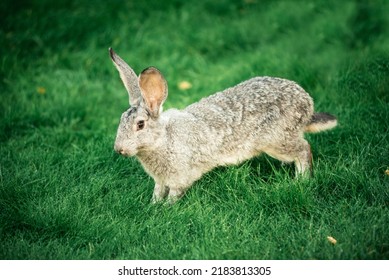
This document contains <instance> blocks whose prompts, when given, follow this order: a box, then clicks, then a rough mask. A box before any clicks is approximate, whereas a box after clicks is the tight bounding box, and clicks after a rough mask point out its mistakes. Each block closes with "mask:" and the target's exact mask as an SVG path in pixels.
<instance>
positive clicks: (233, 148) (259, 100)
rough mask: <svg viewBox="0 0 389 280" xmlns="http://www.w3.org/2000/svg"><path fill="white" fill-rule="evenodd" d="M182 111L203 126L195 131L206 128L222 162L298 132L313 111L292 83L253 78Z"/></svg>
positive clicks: (301, 92) (304, 95) (257, 149)
mask: <svg viewBox="0 0 389 280" xmlns="http://www.w3.org/2000/svg"><path fill="white" fill-rule="evenodd" d="M184 111H186V112H187V113H190V114H192V115H193V116H194V117H195V118H196V119H197V120H198V122H199V123H200V124H201V125H202V126H205V127H204V129H203V130H200V131H198V133H199V134H202V133H204V131H207V132H206V133H207V134H208V138H209V141H212V144H211V145H212V146H213V147H214V148H215V149H214V151H215V152H217V153H224V154H225V155H226V156H227V159H226V160H225V162H226V163H228V162H229V160H228V155H229V154H230V155H231V157H232V158H231V163H235V162H236V153H239V154H240V155H241V157H242V160H244V159H246V158H249V157H251V156H253V155H255V154H256V152H257V151H260V150H261V149H262V148H263V147H265V146H266V145H268V144H269V143H273V142H280V143H281V142H282V141H285V139H288V138H290V137H292V135H296V134H299V133H301V132H302V130H303V128H304V127H305V125H306V124H307V123H308V122H309V120H310V119H311V116H312V114H313V101H312V98H311V97H310V96H309V95H308V93H306V92H305V91H304V90H303V89H302V88H301V87H300V86H299V85H298V84H296V83H295V82H292V81H289V80H285V79H280V78H273V77H256V78H252V79H250V80H248V81H245V82H242V83H240V84H238V85H236V86H234V87H231V88H228V89H226V90H224V91H222V92H218V93H216V94H214V95H211V96H209V97H206V98H203V99H201V100H200V101H199V102H197V103H194V104H192V105H190V106H188V107H187V108H186V109H185V110H184ZM198 125H199V124H198ZM245 151H246V152H245ZM245 154H246V155H245Z"/></svg>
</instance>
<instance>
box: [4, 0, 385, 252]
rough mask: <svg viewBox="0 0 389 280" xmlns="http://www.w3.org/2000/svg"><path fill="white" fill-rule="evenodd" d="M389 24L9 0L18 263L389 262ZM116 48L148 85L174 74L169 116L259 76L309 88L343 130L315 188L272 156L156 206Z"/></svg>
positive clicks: (321, 142) (336, 6)
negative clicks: (134, 145)
mask: <svg viewBox="0 0 389 280" xmlns="http://www.w3.org/2000/svg"><path fill="white" fill-rule="evenodd" d="M122 2H126V3H122ZM138 2H141V3H138ZM364 2H366V3H364ZM388 9H389V5H388V1H385V0H377V1H335V0H333V1H328V0H323V1H306V2H302V1H259V0H258V1H255V0H254V1H248V0H246V1H243V0H242V1H232V0H231V1H229V0H224V1H211V0H209V1H206V0H204V1H193V2H191V1H180V0H174V1H157V0H155V1H93V3H92V2H91V1H9V0H7V1H2V2H1V4H0V11H1V16H0V24H1V29H0V45H1V52H0V77H1V79H0V98H1V99H0V101H1V105H0V159H1V161H0V258H1V259H388V258H389V231H388V229H389V211H388V210H389V176H388V175H385V170H387V169H389V144H388V143H389V136H388V135H389V127H388V120H389V30H388V26H389V18H388V17H387V12H386V11H388ZM110 46H112V47H113V48H114V49H115V50H116V51H117V52H118V53H119V54H120V55H121V56H122V57H123V58H124V59H126V60H127V61H128V62H129V64H130V65H132V66H133V68H134V69H135V70H136V71H137V72H139V71H141V70H142V69H143V68H145V67H147V66H149V65H154V66H157V67H158V68H160V69H161V71H162V72H163V73H164V74H165V77H166V78H167V80H168V83H169V98H168V101H167V104H166V106H165V107H166V108H172V107H177V108H184V107H185V106H186V105H188V104H190V103H192V102H195V101H197V100H199V99H200V98H201V97H203V96H207V95H209V94H211V93H213V92H215V91H218V90H222V89H224V88H226V87H229V86H232V85H234V84H236V83H237V82H240V81H242V80H245V79H248V78H250V77H253V76H263V75H269V76H278V77H284V78H288V79H291V80H295V81H296V82H298V83H299V84H301V85H302V86H303V87H304V88H305V89H306V90H307V91H308V92H310V93H311V95H312V96H313V98H314V100H315V106H316V109H317V111H328V112H331V113H333V114H335V115H337V117H338V118H339V126H338V128H336V129H335V130H333V131H329V132H325V133H322V134H317V135H307V139H308V140H309V141H310V143H311V145H312V147H313V152H314V172H315V177H314V178H313V179H312V180H310V181H300V180H295V179H294V178H293V168H292V167H289V166H282V165H281V164H280V163H279V162H277V161H275V160H273V159H271V158H270V157H267V156H263V157H259V158H256V159H253V160H250V161H248V162H245V163H243V164H241V165H239V166H231V167H220V168H217V169H215V170H214V171H212V172H210V173H208V174H206V175H205V176H204V177H203V178H202V179H201V180H199V181H198V182H196V183H195V184H194V186H193V187H192V188H191V189H190V190H189V192H188V193H187V195H186V196H185V197H184V198H183V199H182V200H181V201H179V202H178V203H177V204H175V205H173V206H171V207H166V206H161V205H151V204H150V199H151V195H152V191H153V181H152V179H151V178H149V177H148V176H147V174H146V173H145V172H144V171H143V169H142V167H141V166H140V164H139V163H138V162H137V161H136V160H135V159H128V158H123V157H120V156H119V155H117V154H115V153H114V151H113V143H114V139H115V134H116V129H117V125H118V122H119V118H120V115H121V113H122V112H123V111H124V110H125V109H126V108H127V106H128V104H127V101H128V97H127V94H126V92H125V89H124V87H123V86H122V84H121V82H120V80H119V77H118V73H117V71H116V70H115V69H114V67H113V65H112V63H111V61H110V59H109V56H108V47H110ZM181 81H189V82H190V83H191V84H192V85H193V87H192V88H191V89H189V90H187V91H182V90H180V89H179V88H178V84H179V82H181ZM327 236H333V237H334V238H335V239H336V240H337V244H335V245H333V244H331V243H330V242H329V241H328V240H327Z"/></svg>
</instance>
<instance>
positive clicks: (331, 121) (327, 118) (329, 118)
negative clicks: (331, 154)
mask: <svg viewBox="0 0 389 280" xmlns="http://www.w3.org/2000/svg"><path fill="white" fill-rule="evenodd" d="M337 124H338V121H337V119H336V117H335V116H333V115H331V114H328V113H314V114H313V116H312V118H311V120H310V122H309V123H308V124H307V126H306V127H305V128H304V132H309V133H316V132H321V131H323V130H328V129H332V128H334V127H335V126H336V125H337Z"/></svg>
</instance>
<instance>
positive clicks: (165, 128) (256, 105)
mask: <svg viewBox="0 0 389 280" xmlns="http://www.w3.org/2000/svg"><path fill="white" fill-rule="evenodd" d="M109 53H110V56H111V59H112V61H113V63H114V65H115V66H116V68H117V69H118V71H119V73H120V77H121V79H122V81H123V83H124V86H125V87H126V89H127V91H128V93H129V97H130V105H131V107H130V109H128V110H127V111H126V112H124V113H123V114H122V116H121V120H120V124H119V128H118V132H117V136H116V142H115V150H116V151H117V152H118V153H120V154H122V155H124V156H136V157H137V158H138V160H139V161H140V162H141V164H142V166H143V167H144V169H145V170H146V172H147V173H148V174H149V175H150V176H151V177H153V179H154V180H155V188H154V194H153V198H152V201H153V202H154V203H155V202H159V201H162V200H163V199H164V198H166V196H167V197H168V201H169V202H170V203H174V202H175V201H177V199H179V198H180V197H181V196H183V195H184V193H185V191H186V190H187V189H188V188H190V186H191V185H192V184H193V182H195V181H196V180H198V179H199V178H200V177H201V176H202V175H203V174H204V173H206V172H208V171H210V170H211V169H213V168H215V167H216V166H221V165H230V164H238V163H240V162H242V161H244V160H247V159H250V158H252V157H255V156H257V155H259V154H261V153H266V154H268V155H270V156H271V157H274V158H276V159H278V160H280V161H283V162H294V164H295V167H296V174H297V175H299V174H302V175H304V176H306V175H310V174H311V173H312V155H311V148H310V145H309V143H308V142H307V141H306V140H305V139H304V138H303V134H304V132H319V131H323V130H327V129H331V128H333V127H335V126H336V124H337V120H336V118H335V117H334V116H332V115H330V114H328V113H314V112H313V100H312V98H311V97H310V96H309V95H308V93H306V92H305V91H304V90H303V89H302V88H301V87H300V86H299V85H297V84H296V83H295V82H292V81H289V80H285V79H280V78H273V77H255V78H252V79H250V80H247V81H245V82H242V83H240V84H238V85H236V86H234V87H231V88H228V89H226V90H224V91H221V92H218V93H215V94H213V95H211V96H209V97H206V98H203V99H201V100H200V101H199V102H197V103H194V104H192V105H189V106H188V107H186V108H185V109H184V110H177V109H169V110H167V111H166V112H162V105H163V103H164V102H165V100H166V97H167V95H168V87H167V83H166V80H165V78H164V77H163V75H162V74H161V72H160V71H159V70H157V69H156V68H154V67H149V68H146V69H145V70H143V71H142V73H141V74H140V75H139V77H137V75H136V74H135V72H134V71H133V70H132V69H131V68H130V67H129V66H128V65H127V63H126V62H124V61H123V60H122V59H121V58H120V57H119V56H118V55H117V54H116V53H115V52H114V51H113V50H112V49H111V48H110V49H109Z"/></svg>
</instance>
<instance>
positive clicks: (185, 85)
mask: <svg viewBox="0 0 389 280" xmlns="http://www.w3.org/2000/svg"><path fill="white" fill-rule="evenodd" d="M191 87H192V84H191V83H189V82H188V81H182V82H180V83H179V84H178V88H179V89H181V90H187V89H190V88H191Z"/></svg>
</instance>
